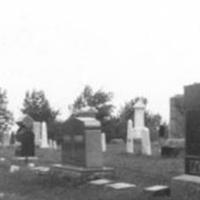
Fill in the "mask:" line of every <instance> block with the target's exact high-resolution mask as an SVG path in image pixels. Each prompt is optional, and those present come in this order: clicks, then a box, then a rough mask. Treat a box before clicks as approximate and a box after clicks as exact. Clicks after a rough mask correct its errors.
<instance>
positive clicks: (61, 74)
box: [0, 0, 200, 121]
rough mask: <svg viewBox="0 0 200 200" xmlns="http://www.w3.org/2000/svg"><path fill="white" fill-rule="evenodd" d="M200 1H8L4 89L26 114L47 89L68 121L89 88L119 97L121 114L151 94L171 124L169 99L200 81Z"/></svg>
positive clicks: (3, 26)
mask: <svg viewBox="0 0 200 200" xmlns="http://www.w3.org/2000/svg"><path fill="white" fill-rule="evenodd" d="M199 10H200V2H199V1H198V0H191V1H186V0H168V1H162V0H151V1H149V0H140V1H138V0H137V1H136V0H123V1H122V0H101V1H94V0H84V1H82V0H73V1H69V0H65V1H64V0H48V1H47V0H34V1H27V0H18V1H16V0H6V1H1V2H0V87H1V88H3V89H6V90H7V95H8V100H9V105H8V106H9V109H10V110H11V111H13V112H14V115H15V117H16V118H17V117H18V116H20V108H22V103H23V99H24V96H25V92H26V91H27V90H30V91H31V90H33V89H38V90H44V92H45V94H46V96H47V98H48V99H49V101H50V104H51V106H52V107H54V108H56V109H59V110H60V112H61V116H60V117H61V118H65V117H67V115H68V114H69V111H68V105H69V104H72V103H73V101H74V100H75V98H76V97H77V96H78V95H79V94H80V92H81V91H82V90H83V88H84V86H85V85H91V86H92V88H93V89H94V90H98V89H103V90H105V91H111V92H113V94H114V98H113V104H114V105H115V106H116V111H115V112H117V110H118V109H119V108H120V107H121V106H123V104H124V103H125V102H127V101H129V100H130V99H133V98H135V97H137V96H144V97H146V98H147V99H148V105H147V109H148V110H150V111H151V112H153V113H160V114H161V116H162V117H163V119H164V120H166V121H168V120H169V98H170V97H171V96H174V95H176V94H182V93H183V87H184V86H185V85H188V84H193V83H195V82H200V68H199V66H200V12H199Z"/></svg>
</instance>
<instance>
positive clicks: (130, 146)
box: [126, 119, 134, 153]
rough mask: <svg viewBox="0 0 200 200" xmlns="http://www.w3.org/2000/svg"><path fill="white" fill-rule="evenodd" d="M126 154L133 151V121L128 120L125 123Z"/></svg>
mask: <svg viewBox="0 0 200 200" xmlns="http://www.w3.org/2000/svg"><path fill="white" fill-rule="evenodd" d="M126 152H127V153H134V150H133V121H132V120H131V119H129V120H128V122H127V139H126Z"/></svg>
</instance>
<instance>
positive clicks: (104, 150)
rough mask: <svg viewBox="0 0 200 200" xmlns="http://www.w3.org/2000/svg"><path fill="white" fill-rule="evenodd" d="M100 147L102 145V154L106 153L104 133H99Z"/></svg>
mask: <svg viewBox="0 0 200 200" xmlns="http://www.w3.org/2000/svg"><path fill="white" fill-rule="evenodd" d="M101 145H102V152H106V136H105V133H101Z"/></svg>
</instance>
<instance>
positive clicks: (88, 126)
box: [62, 117, 103, 167]
mask: <svg viewBox="0 0 200 200" xmlns="http://www.w3.org/2000/svg"><path fill="white" fill-rule="evenodd" d="M65 126H66V131H67V133H66V134H65V135H64V141H63V144H62V161H63V164H74V165H79V166H84V167H102V166H103V157H102V144H101V129H100V122H98V121H97V120H95V119H94V118H92V117H75V118H71V119H69V120H68V121H67V122H66V124H65Z"/></svg>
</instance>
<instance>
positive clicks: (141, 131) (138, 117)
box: [132, 99, 152, 155]
mask: <svg viewBox="0 0 200 200" xmlns="http://www.w3.org/2000/svg"><path fill="white" fill-rule="evenodd" d="M144 112H145V104H144V102H143V100H142V99H139V100H138V101H137V102H136V103H135V105H134V128H133V131H132V132H133V133H132V137H133V138H132V143H133V149H134V148H135V147H134V140H139V141H140V142H141V152H142V154H145V155H151V154H152V152H151V141H150V132H149V129H148V128H147V127H145V124H144ZM133 151H134V150H133Z"/></svg>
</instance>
